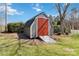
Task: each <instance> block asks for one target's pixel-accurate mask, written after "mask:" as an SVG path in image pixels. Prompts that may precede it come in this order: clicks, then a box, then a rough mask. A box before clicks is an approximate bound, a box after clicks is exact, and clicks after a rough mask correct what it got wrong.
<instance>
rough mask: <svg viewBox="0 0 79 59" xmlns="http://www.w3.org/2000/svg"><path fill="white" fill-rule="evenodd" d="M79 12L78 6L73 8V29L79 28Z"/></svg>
mask: <svg viewBox="0 0 79 59" xmlns="http://www.w3.org/2000/svg"><path fill="white" fill-rule="evenodd" d="M78 13H79V10H78V9H77V8H73V9H71V29H77V28H78V22H79V20H78Z"/></svg>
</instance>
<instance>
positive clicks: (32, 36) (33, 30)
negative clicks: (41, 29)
mask: <svg viewBox="0 0 79 59" xmlns="http://www.w3.org/2000/svg"><path fill="white" fill-rule="evenodd" d="M34 37H36V20H34V22H33V23H32V25H31V27H30V38H34Z"/></svg>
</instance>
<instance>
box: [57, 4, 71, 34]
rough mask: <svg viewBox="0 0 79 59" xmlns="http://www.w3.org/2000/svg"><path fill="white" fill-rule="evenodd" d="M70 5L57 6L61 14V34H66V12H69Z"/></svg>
mask: <svg viewBox="0 0 79 59" xmlns="http://www.w3.org/2000/svg"><path fill="white" fill-rule="evenodd" d="M69 5H70V3H65V4H60V3H57V4H56V9H57V11H58V13H59V18H60V27H61V34H64V19H65V16H66V12H67V10H68V7H69Z"/></svg>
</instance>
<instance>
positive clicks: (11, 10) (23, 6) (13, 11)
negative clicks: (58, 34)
mask: <svg viewBox="0 0 79 59" xmlns="http://www.w3.org/2000/svg"><path fill="white" fill-rule="evenodd" d="M7 7H8V8H7V9H8V12H7V13H8V22H26V21H27V20H29V19H30V18H32V17H33V16H35V15H37V14H39V13H40V12H45V13H46V14H51V15H53V16H54V15H55V16H56V15H57V14H58V12H57V10H56V8H55V3H12V4H8V6H7ZM72 8H79V4H71V5H70V7H69V9H68V13H70V10H71V9H72Z"/></svg>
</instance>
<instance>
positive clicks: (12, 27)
mask: <svg viewBox="0 0 79 59" xmlns="http://www.w3.org/2000/svg"><path fill="white" fill-rule="evenodd" d="M23 27H24V24H23V23H20V22H19V23H9V24H8V25H7V28H8V32H11V33H14V32H22V31H23Z"/></svg>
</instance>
